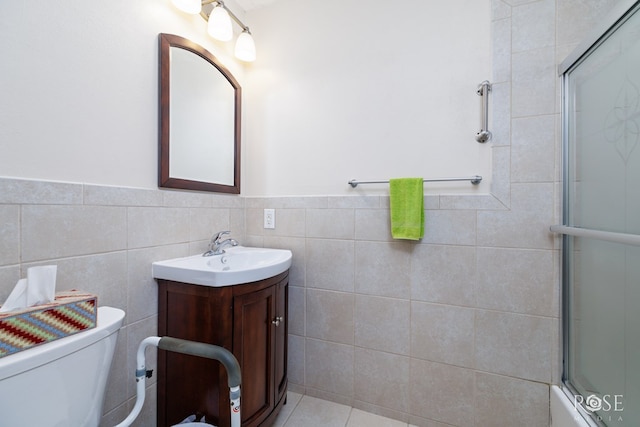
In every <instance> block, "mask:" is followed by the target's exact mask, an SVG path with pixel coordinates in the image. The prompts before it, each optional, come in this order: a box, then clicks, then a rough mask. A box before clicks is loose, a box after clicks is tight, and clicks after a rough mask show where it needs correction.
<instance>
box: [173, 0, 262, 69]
mask: <svg viewBox="0 0 640 427" xmlns="http://www.w3.org/2000/svg"><path fill="white" fill-rule="evenodd" d="M171 2H172V3H173V5H174V6H175V7H177V8H178V9H180V10H181V11H183V12H185V13H189V14H192V15H195V14H196V13H199V14H200V16H202V18H204V20H205V21H208V24H207V32H208V33H209V35H210V36H211V37H213V38H214V39H216V40H220V41H229V40H231V39H232V38H233V26H232V24H231V20H232V19H233V20H234V21H235V22H236V24H238V25H239V26H240V27H242V33H240V35H239V36H238V39H237V40H236V47H235V55H236V58H238V59H240V60H242V61H246V62H252V61H255V59H256V45H255V42H254V41H253V36H252V35H251V31H249V27H247V26H246V25H244V24H243V23H242V21H240V20H239V19H238V17H237V16H235V15H234V14H233V12H231V11H230V10H229V9H228V8H227V6H226V5H225V4H224V2H223V1H222V0H171ZM210 4H211V5H213V9H212V10H211V12H210V13H209V15H207V13H206V12H205V10H204V9H203V7H202V6H205V5H210Z"/></svg>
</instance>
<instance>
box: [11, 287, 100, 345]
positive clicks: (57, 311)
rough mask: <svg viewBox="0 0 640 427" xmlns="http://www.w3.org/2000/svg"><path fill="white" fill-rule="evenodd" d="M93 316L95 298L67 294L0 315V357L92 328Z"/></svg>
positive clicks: (71, 292) (96, 301)
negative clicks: (49, 301) (47, 301)
mask: <svg viewBox="0 0 640 427" xmlns="http://www.w3.org/2000/svg"><path fill="white" fill-rule="evenodd" d="M97 312H98V297H97V296H95V295H92V294H89V293H86V292H82V291H78V290H71V291H64V292H56V297H55V300H54V301H53V302H51V303H48V304H42V305H36V306H33V307H29V308H25V309H23V310H17V311H12V312H8V313H0V357H4V356H8V355H10V354H14V353H17V352H19V351H22V350H26V349H28V348H31V347H34V346H37V345H40V344H45V343H48V342H51V341H55V340H57V339H59V338H64V337H67V336H69V335H73V334H76V333H78V332H82V331H86V330H87V329H91V328H95V326H96V322H97Z"/></svg>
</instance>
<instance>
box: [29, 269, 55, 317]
mask: <svg viewBox="0 0 640 427" xmlns="http://www.w3.org/2000/svg"><path fill="white" fill-rule="evenodd" d="M57 272H58V266H57V265H43V266H41V267H31V268H29V269H28V270H27V307H32V306H34V305H37V304H46V303H48V302H51V301H53V299H54V298H55V297H56V273H57Z"/></svg>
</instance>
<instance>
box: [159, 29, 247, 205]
mask: <svg viewBox="0 0 640 427" xmlns="http://www.w3.org/2000/svg"><path fill="white" fill-rule="evenodd" d="M172 47H177V48H181V49H185V50H188V51H190V52H192V53H194V54H196V55H198V56H200V57H201V58H202V59H204V60H205V61H207V62H208V63H210V64H211V65H212V66H213V67H215V68H216V69H217V70H218V71H219V72H220V73H221V74H222V75H223V76H224V77H225V78H226V79H227V81H228V82H229V83H230V84H231V86H232V87H233V88H234V92H235V95H234V98H235V99H234V104H235V111H234V116H235V123H234V168H233V185H227V184H220V183H216V182H205V181H194V180H189V179H183V178H176V177H171V173H170V169H169V165H170V163H169V153H170V143H171V141H170V128H169V124H170V113H171V99H170V83H169V82H170V77H171V55H170V49H171V48H172ZM159 83H160V141H159V156H158V186H159V187H166V188H176V189H183V190H198V191H211V192H217V193H231V194H240V116H241V111H242V109H241V106H242V105H241V104H242V89H241V88H240V85H239V84H238V82H237V81H236V79H235V78H234V77H233V75H232V74H231V73H230V72H229V70H228V69H227V68H225V67H224V66H223V65H222V64H220V62H219V61H218V60H217V58H216V57H215V56H213V54H211V53H210V52H209V51H207V50H206V49H205V48H203V47H202V46H200V45H198V44H197V43H194V42H192V41H190V40H188V39H185V38H183V37H180V36H176V35H172V34H160V82H159ZM212 167H214V165H212Z"/></svg>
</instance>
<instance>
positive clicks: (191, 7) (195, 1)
mask: <svg viewBox="0 0 640 427" xmlns="http://www.w3.org/2000/svg"><path fill="white" fill-rule="evenodd" d="M171 3H173V5H174V6H175V7H177V8H178V9H180V10H181V11H183V12H186V13H190V14H192V15H195V14H196V13H200V10H201V9H202V4H201V3H200V0H171Z"/></svg>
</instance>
